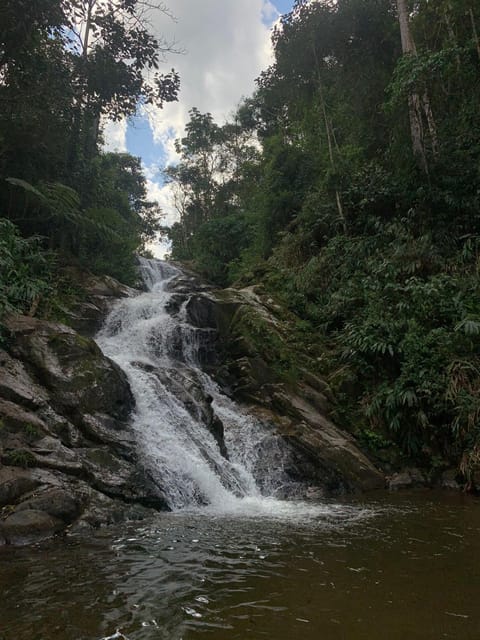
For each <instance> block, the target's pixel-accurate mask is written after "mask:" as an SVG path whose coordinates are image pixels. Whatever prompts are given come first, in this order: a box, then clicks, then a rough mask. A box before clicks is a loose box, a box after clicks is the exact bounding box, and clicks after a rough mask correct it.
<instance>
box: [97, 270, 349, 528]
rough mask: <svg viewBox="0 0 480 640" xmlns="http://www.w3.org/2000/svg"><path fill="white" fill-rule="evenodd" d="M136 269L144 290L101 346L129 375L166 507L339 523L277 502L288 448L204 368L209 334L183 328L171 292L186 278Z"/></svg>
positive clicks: (143, 448)
mask: <svg viewBox="0 0 480 640" xmlns="http://www.w3.org/2000/svg"><path fill="white" fill-rule="evenodd" d="M141 272H142V276H143V279H144V282H145V285H146V286H147V287H148V291H147V292H145V293H142V294H140V295H139V296H137V297H135V298H127V299H124V300H122V301H120V302H119V303H118V304H117V306H116V307H115V308H114V310H113V311H112V312H111V313H110V315H109V316H108V318H107V320H106V322H105V325H104V327H103V329H102V330H101V331H100V333H99V334H98V336H97V342H98V344H99V346H100V347H101V348H102V350H103V352H104V353H105V354H106V355H107V356H109V357H110V358H112V359H113V360H114V361H115V362H116V363H117V364H118V365H119V366H120V367H121V368H122V369H123V370H124V371H125V373H126V374H127V376H128V379H129V382H130V385H131V389H132V392H133V394H134V396H135V401H136V407H135V411H134V414H133V416H132V420H133V428H134V431H135V434H136V439H137V443H138V449H139V452H140V459H141V460H142V464H143V465H144V467H145V468H147V469H148V470H149V472H150V473H151V475H152V476H153V477H154V478H155V480H156V482H157V483H158V485H159V486H160V487H161V488H162V490H163V491H164V493H165V496H166V499H167V501H168V504H169V506H170V507H171V508H172V510H173V511H177V510H194V511H195V512H196V513H198V510H199V509H202V511H203V512H204V513H205V514H211V515H222V514H223V515H231V516H242V517H243V516H253V517H254V516H260V515H262V516H267V517H273V518H280V519H289V518H298V517H301V518H305V519H310V518H319V517H320V518H322V517H326V516H328V515H331V516H333V517H335V513H336V512H335V508H334V507H332V506H331V505H330V506H325V505H318V504H316V505H315V504H312V503H307V502H293V501H285V500H279V499H278V496H281V495H283V494H285V493H287V491H286V489H287V488H288V489H289V493H290V494H291V493H292V491H291V486H289V485H291V484H292V483H291V480H290V479H289V478H288V476H287V474H286V473H285V470H284V460H285V457H286V455H287V449H286V445H285V444H284V442H283V441H282V440H281V439H280V438H279V437H277V436H276V435H275V434H274V433H273V431H272V429H271V428H269V427H268V426H267V425H264V424H262V423H260V422H259V421H258V420H257V419H255V418H253V417H252V416H249V415H247V414H246V413H245V412H244V411H243V410H242V409H241V408H240V407H239V406H238V405H236V404H235V403H234V402H233V401H232V400H231V399H229V398H228V397H227V396H225V395H224V394H223V393H222V392H221V390H220V389H219V387H218V385H217V384H216V383H215V382H214V381H213V379H212V378H211V377H210V376H209V375H207V374H206V373H205V372H204V371H202V370H201V368H200V366H199V364H198V363H199V350H200V348H203V349H205V345H207V348H208V342H209V340H210V339H211V333H212V329H199V328H196V327H193V326H192V325H191V324H189V322H188V320H187V312H186V308H187V303H188V301H189V295H188V294H187V295H185V294H184V293H183V294H178V293H175V291H174V287H173V286H172V285H174V284H175V281H176V280H177V279H179V278H181V277H182V275H183V274H182V272H181V271H180V270H179V269H177V268H176V267H174V266H172V265H169V264H167V263H164V262H160V261H158V260H145V259H142V260H141ZM200 391H201V393H200ZM199 393H200V396H201V397H200V398H199ZM205 396H207V397H209V398H210V402H211V407H212V409H213V411H214V412H215V414H216V416H217V417H218V418H219V419H220V420H221V421H222V423H223V425H224V430H225V438H224V440H225V445H226V449H227V456H225V455H222V451H221V450H220V446H219V444H218V442H217V440H216V439H215V437H214V436H213V435H212V433H210V431H209V429H208V428H207V425H206V424H205V415H204V411H203V413H202V398H204V397H205ZM204 405H205V402H204V403H203V406H204ZM344 515H346V514H344ZM350 515H351V514H350ZM347 517H348V516H347Z"/></svg>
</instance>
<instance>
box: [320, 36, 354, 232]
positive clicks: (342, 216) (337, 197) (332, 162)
mask: <svg viewBox="0 0 480 640" xmlns="http://www.w3.org/2000/svg"><path fill="white" fill-rule="evenodd" d="M313 55H314V57H315V64H316V67H317V82H318V95H319V98H320V106H321V108H322V114H323V121H324V124H325V132H326V134H327V144H328V155H329V158H330V166H331V167H332V170H333V171H335V156H334V154H333V144H332V129H331V125H330V122H329V120H328V115H327V107H326V105H325V100H324V97H323V85H322V78H321V75H320V65H319V62H318V57H317V51H316V49H315V46H313ZM335 143H336V141H335ZM337 148H338V146H337ZM335 202H336V203H337V210H338V215H339V217H340V220H341V221H342V227H343V230H344V232H345V233H346V231H347V221H346V219H345V212H344V210H343V204H342V197H341V194H340V192H339V190H338V189H335Z"/></svg>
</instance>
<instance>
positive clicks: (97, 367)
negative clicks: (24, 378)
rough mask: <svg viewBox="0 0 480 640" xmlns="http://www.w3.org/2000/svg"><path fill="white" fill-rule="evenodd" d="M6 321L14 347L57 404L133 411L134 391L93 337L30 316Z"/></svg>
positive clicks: (117, 413)
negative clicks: (132, 392)
mask: <svg viewBox="0 0 480 640" xmlns="http://www.w3.org/2000/svg"><path fill="white" fill-rule="evenodd" d="M5 324H6V326H7V328H8V330H9V331H10V333H11V334H12V335H13V336H14V338H15V340H14V343H13V344H12V347H11V349H10V351H11V353H12V354H13V355H14V356H15V357H16V358H18V359H20V360H22V361H24V362H28V363H29V365H30V366H31V367H32V368H33V370H34V373H35V376H36V378H37V380H38V381H39V382H40V383H41V384H42V385H43V386H44V387H46V388H47V390H48V391H49V392H50V394H51V396H52V395H53V397H54V402H55V404H56V405H57V406H60V407H64V408H67V409H69V410H73V409H77V408H80V407H81V410H82V411H86V412H89V413H95V412H96V411H98V412H106V413H110V414H112V415H113V416H115V417H117V418H119V419H125V418H126V417H127V416H128V414H129V412H130V410H131V408H132V406H133V397H132V394H131V391H130V387H129V385H128V382H127V379H126V377H125V374H124V373H123V372H122V371H121V369H120V368H119V367H118V366H117V365H116V364H115V363H114V362H112V361H111V360H109V359H108V358H106V357H105V356H104V355H103V354H102V352H101V351H100V349H99V347H98V346H97V345H96V343H95V342H94V341H93V340H91V339H90V338H84V337H83V336H80V335H79V334H78V333H76V332H75V331H74V330H73V329H71V328H69V327H67V326H65V325H61V324H58V323H52V322H46V321H42V320H37V319H36V318H29V317H26V316H12V317H10V318H8V320H7V321H6V322H5Z"/></svg>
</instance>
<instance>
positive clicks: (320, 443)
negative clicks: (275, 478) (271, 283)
mask: <svg viewBox="0 0 480 640" xmlns="http://www.w3.org/2000/svg"><path fill="white" fill-rule="evenodd" d="M210 296H211V297H212V298H213V299H214V300H215V302H216V305H215V307H214V313H215V317H216V324H217V327H218V331H219V335H220V340H221V344H222V345H223V358H224V362H225V366H224V367H223V368H221V369H220V370H219V373H218V375H217V380H218V382H219V383H220V385H221V386H222V387H223V388H228V389H229V390H230V392H231V393H232V395H233V396H234V397H235V398H236V399H239V400H241V401H243V402H248V403H253V406H252V407H251V410H253V411H254V412H256V413H257V415H258V412H259V410H260V413H261V414H262V415H263V416H264V417H265V416H268V420H269V421H270V422H272V423H273V424H275V425H276V429H277V433H278V434H280V435H281V436H282V437H283V438H284V440H285V441H286V442H287V443H288V445H289V447H290V448H291V450H292V459H291V463H290V469H289V472H290V475H291V476H292V477H294V478H296V479H300V480H306V481H307V482H311V483H312V485H313V486H317V487H319V488H320V489H319V490H320V491H322V489H323V488H324V489H325V490H327V491H328V492H329V493H339V492H340V493H341V492H346V491H356V490H371V489H378V488H384V486H385V479H384V477H383V474H382V473H380V471H378V470H377V469H376V468H375V466H374V465H373V463H372V462H371V461H370V460H369V459H368V458H367V457H366V455H365V454H364V453H363V452H362V451H361V450H360V449H359V448H358V446H357V444H356V442H355V440H354V438H353V437H352V436H351V435H349V434H347V433H345V432H343V431H342V430H340V429H339V428H338V427H336V426H335V425H334V424H333V423H332V421H331V420H330V419H329V418H328V414H329V411H330V405H331V401H332V396H331V393H330V390H329V388H328V384H327V383H326V382H325V381H323V380H322V379H321V378H319V377H318V376H317V375H316V374H314V373H312V372H311V371H310V370H309V369H308V367H307V366H306V365H307V364H308V363H309V359H308V356H307V355H306V354H298V353H296V351H295V350H294V349H293V347H292V346H291V345H290V339H289V338H290V329H289V327H290V326H291V324H290V323H291V322H294V319H293V320H292V318H290V316H289V314H288V312H286V311H285V310H283V309H281V307H279V306H278V305H276V304H275V302H274V301H273V300H271V299H270V298H268V297H266V296H264V295H263V294H262V291H261V289H260V288H259V287H247V288H245V289H241V290H233V289H226V290H223V291H215V292H212V293H211V294H210ZM286 380H288V382H287V381H286Z"/></svg>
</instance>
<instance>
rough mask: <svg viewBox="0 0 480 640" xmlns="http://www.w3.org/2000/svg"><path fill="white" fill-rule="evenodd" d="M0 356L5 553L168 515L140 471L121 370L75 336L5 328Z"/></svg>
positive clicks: (39, 323) (0, 521) (34, 323)
mask: <svg viewBox="0 0 480 640" xmlns="http://www.w3.org/2000/svg"><path fill="white" fill-rule="evenodd" d="M4 324H5V326H6V328H7V330H8V332H9V341H8V351H6V350H3V351H0V544H2V543H7V544H27V543H30V542H35V541H37V540H41V539H43V538H45V537H48V536H51V535H54V534H56V533H59V532H61V531H62V530H64V529H66V528H67V527H70V526H71V525H73V524H74V525H75V526H76V527H77V526H79V527H81V526H82V523H83V524H84V526H90V525H91V524H94V525H95V526H99V525H101V524H104V523H109V522H112V521H116V520H117V519H118V518H119V517H121V514H123V515H124V517H144V514H145V513H147V512H148V510H149V509H150V508H155V509H168V507H167V504H166V501H165V498H164V495H163V492H162V490H161V487H159V486H157V484H156V483H155V482H154V480H153V479H152V478H151V477H150V476H149V474H148V473H147V472H145V471H143V470H142V469H141V467H139V465H138V460H137V452H136V442H135V438H134V436H133V432H132V430H131V427H130V424H129V414H130V411H131V409H132V408H133V404H134V403H133V397H132V394H131V391H130V387H129V384H128V381H127V379H126V377H125V375H124V373H123V372H122V371H121V370H120V368H119V367H118V366H117V365H116V364H115V363H114V362H112V361H111V360H109V359H108V358H106V357H105V356H104V355H103V354H102V352H101V351H100V349H99V348H98V346H97V345H96V343H95V342H94V341H93V340H92V339H90V338H86V337H84V336H81V335H79V334H78V333H77V332H76V331H74V330H73V329H72V328H71V327H68V326H65V325H63V324H60V323H56V322H48V321H44V320H38V319H35V318H30V317H25V316H11V317H9V318H7V319H6V321H5V322H4Z"/></svg>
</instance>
